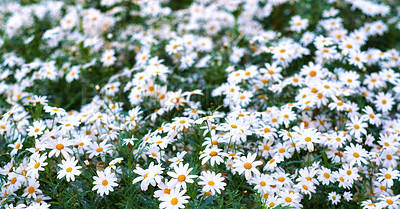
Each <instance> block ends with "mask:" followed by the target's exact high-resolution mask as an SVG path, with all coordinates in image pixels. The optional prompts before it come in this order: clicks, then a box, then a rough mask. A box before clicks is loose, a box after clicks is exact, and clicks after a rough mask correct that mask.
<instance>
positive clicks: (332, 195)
mask: <svg viewBox="0 0 400 209" xmlns="http://www.w3.org/2000/svg"><path fill="white" fill-rule="evenodd" d="M340 199H341V196H340V195H339V194H337V193H336V192H331V193H329V195H328V200H330V201H332V204H334V205H337V204H338V203H339V202H340Z"/></svg>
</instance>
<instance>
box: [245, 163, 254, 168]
mask: <svg viewBox="0 0 400 209" xmlns="http://www.w3.org/2000/svg"><path fill="white" fill-rule="evenodd" d="M252 167H253V166H252V165H251V164H250V163H245V164H244V168H246V169H250V168H252Z"/></svg>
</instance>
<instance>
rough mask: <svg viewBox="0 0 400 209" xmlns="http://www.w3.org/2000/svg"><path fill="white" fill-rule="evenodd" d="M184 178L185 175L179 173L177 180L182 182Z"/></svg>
mask: <svg viewBox="0 0 400 209" xmlns="http://www.w3.org/2000/svg"><path fill="white" fill-rule="evenodd" d="M185 180H186V176H185V175H180V176H178V181H180V182H182V181H185Z"/></svg>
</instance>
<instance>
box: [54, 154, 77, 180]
mask: <svg viewBox="0 0 400 209" xmlns="http://www.w3.org/2000/svg"><path fill="white" fill-rule="evenodd" d="M77 163H78V160H75V157H71V158H70V159H67V160H62V161H61V164H58V166H59V167H60V168H61V170H60V171H58V176H57V178H58V179H61V178H63V177H64V176H65V178H66V179H67V181H68V182H69V181H75V176H79V175H80V174H81V171H80V170H79V169H81V168H82V166H76V164H77Z"/></svg>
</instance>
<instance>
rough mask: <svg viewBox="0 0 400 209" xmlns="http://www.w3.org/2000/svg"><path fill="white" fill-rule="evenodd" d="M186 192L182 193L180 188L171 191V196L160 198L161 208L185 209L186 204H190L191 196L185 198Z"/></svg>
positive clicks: (166, 195)
mask: <svg viewBox="0 0 400 209" xmlns="http://www.w3.org/2000/svg"><path fill="white" fill-rule="evenodd" d="M185 193H186V190H182V191H180V188H179V187H176V188H175V189H173V190H170V192H169V194H165V195H163V196H161V197H160V201H161V203H160V208H168V209H179V208H185V206H184V204H186V203H188V202H189V201H188V199H189V198H190V197H189V196H184V195H185Z"/></svg>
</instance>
